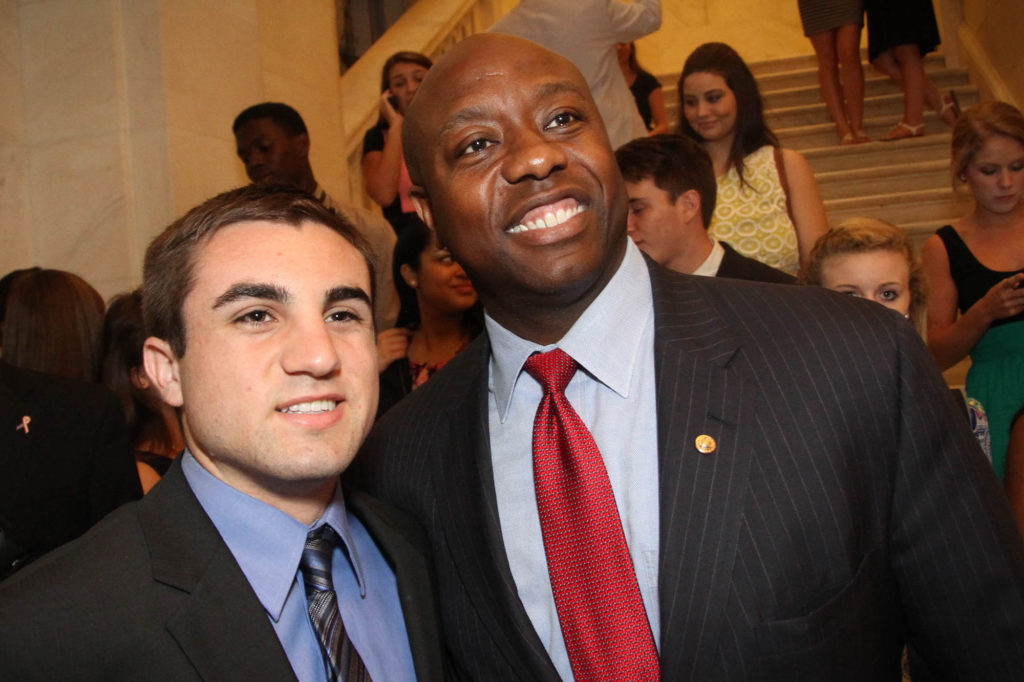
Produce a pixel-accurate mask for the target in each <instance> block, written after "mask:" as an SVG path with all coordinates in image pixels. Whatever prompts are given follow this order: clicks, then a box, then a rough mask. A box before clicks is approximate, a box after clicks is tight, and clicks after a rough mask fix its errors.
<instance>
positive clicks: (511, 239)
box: [412, 34, 626, 319]
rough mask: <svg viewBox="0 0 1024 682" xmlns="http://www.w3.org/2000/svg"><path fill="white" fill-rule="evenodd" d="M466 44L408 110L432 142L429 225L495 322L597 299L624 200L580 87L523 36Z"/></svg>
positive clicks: (426, 164)
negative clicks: (470, 47)
mask: <svg viewBox="0 0 1024 682" xmlns="http://www.w3.org/2000/svg"><path fill="white" fill-rule="evenodd" d="M485 43H486V46H485V45H484V44H485ZM471 44H472V45H474V46H476V48H477V49H475V51H472V52H470V53H468V54H463V55H461V56H462V57H463V58H462V59H461V60H459V61H457V62H454V63H449V64H447V65H445V66H444V67H443V68H442V70H441V71H439V72H438V74H437V77H436V79H431V77H430V76H428V78H427V81H425V82H424V89H421V91H420V93H419V95H418V96H417V99H416V101H414V102H413V104H412V107H413V108H414V109H415V110H416V112H417V113H416V114H415V117H416V118H417V119H418V120H417V122H416V126H417V127H416V129H417V130H419V131H422V132H424V133H425V134H428V135H433V137H431V138H430V139H431V143H430V144H431V147H430V148H424V149H422V150H419V151H422V153H421V154H420V157H419V158H422V160H423V163H422V164H421V168H422V173H423V175H424V178H423V179H422V182H423V185H424V189H425V192H426V194H427V195H428V196H427V198H426V199H425V200H423V201H422V204H425V205H426V207H427V209H428V210H427V215H425V218H426V219H427V222H428V223H429V224H432V226H434V227H435V228H436V230H437V233H438V237H439V241H440V242H441V243H442V244H444V245H445V246H446V247H448V248H449V249H450V250H451V251H452V253H453V254H454V255H455V257H456V259H458V261H459V262H460V263H461V264H462V266H463V267H464V268H465V269H466V272H468V273H469V275H470V278H471V279H472V280H473V284H474V285H475V286H477V288H478V290H479V291H480V295H481V298H482V299H483V301H484V304H485V305H486V306H487V307H488V309H489V310H490V311H491V313H492V315H495V317H496V319H497V318H498V317H499V314H500V313H502V312H506V313H508V315H509V316H512V317H515V316H517V315H519V313H520V312H522V311H524V310H526V309H536V307H537V306H538V305H546V306H557V305H561V304H565V303H571V302H574V301H578V300H581V299H586V298H587V297H590V296H592V295H596V291H600V288H601V287H603V285H604V283H605V282H606V281H607V279H608V278H610V276H611V274H612V273H614V270H615V268H616V267H617V266H618V263H619V262H620V260H621V257H622V253H623V250H624V248H625V239H624V237H625V235H624V230H625V222H626V221H625V210H626V200H625V192H624V187H623V183H622V177H621V175H620V174H619V171H618V166H617V164H616V162H615V157H614V155H613V154H612V151H611V148H610V146H609V143H608V137H607V134H606V133H605V130H604V125H603V123H602V121H601V117H600V114H599V113H598V111H597V107H596V106H595V104H594V102H593V99H592V98H591V95H590V91H589V89H588V88H587V84H586V82H585V81H584V80H583V78H582V77H581V76H580V75H579V72H578V71H576V70H575V69H574V68H573V67H572V66H571V64H569V63H568V62H566V61H565V60H563V59H562V58H560V57H557V56H555V55H553V54H552V53H549V52H547V51H546V50H543V49H542V48H539V47H537V46H535V45H532V44H530V43H526V42H525V41H520V42H518V43H516V42H514V41H510V40H509V39H508V37H507V36H501V37H496V36H495V35H494V34H488V36H486V37H484V38H482V39H477V40H474V41H473V43H471ZM464 51H465V48H464ZM437 69H438V67H437V66H435V67H434V69H433V70H432V71H431V74H433V73H434V71H435V70H437ZM442 72H443V75H441V73H442ZM431 81H433V85H432V86H428V83H430V82H431ZM434 140H436V143H435V141H434Z"/></svg>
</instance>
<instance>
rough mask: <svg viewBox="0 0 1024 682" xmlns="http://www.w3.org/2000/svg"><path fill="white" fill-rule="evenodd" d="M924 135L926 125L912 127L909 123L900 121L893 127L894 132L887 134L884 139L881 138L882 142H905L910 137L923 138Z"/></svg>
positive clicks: (920, 124) (919, 124)
mask: <svg viewBox="0 0 1024 682" xmlns="http://www.w3.org/2000/svg"><path fill="white" fill-rule="evenodd" d="M922 135H924V123H918V124H917V125H916V126H912V125H910V124H909V123H904V122H903V121H900V122H899V123H897V124H896V125H894V126H893V127H892V130H890V131H889V132H887V133H886V134H885V136H884V137H881V138H879V139H880V140H881V141H882V142H892V141H893V140H905V139H907V138H908V137H921V136H922Z"/></svg>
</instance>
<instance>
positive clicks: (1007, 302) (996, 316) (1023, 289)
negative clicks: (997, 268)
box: [974, 273, 1024, 324]
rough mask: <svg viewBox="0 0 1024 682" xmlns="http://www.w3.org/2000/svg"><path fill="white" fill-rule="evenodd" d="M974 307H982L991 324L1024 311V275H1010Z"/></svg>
mask: <svg viewBox="0 0 1024 682" xmlns="http://www.w3.org/2000/svg"><path fill="white" fill-rule="evenodd" d="M974 305H976V306H981V310H982V312H983V313H984V315H985V318H986V319H987V320H989V324H991V323H992V322H995V321H996V320H1002V319H1004V318H1007V317H1013V316H1014V315H1017V314H1018V313H1020V312H1022V311H1024V273H1017V274H1016V275H1010V276H1009V277H1007V278H1006V279H1004V280H1003V281H1001V282H999V283H998V284H996V285H995V286H993V287H992V288H991V289H989V290H988V293H987V294H985V295H984V296H983V297H982V298H981V300H979V301H978V302H977V303H975V304H974Z"/></svg>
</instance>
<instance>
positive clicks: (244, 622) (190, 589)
mask: <svg viewBox="0 0 1024 682" xmlns="http://www.w3.org/2000/svg"><path fill="white" fill-rule="evenodd" d="M139 520H140V523H141V524H142V528H143V532H144V533H145V536H146V543H147V545H148V547H149V550H150V557H151V559H152V566H153V579H154V580H155V581H157V582H160V583H164V584H166V585H169V586H171V587H174V588H177V589H179V590H181V591H183V592H184V593H185V596H184V598H183V602H182V605H181V608H180V610H179V611H178V612H177V613H175V615H174V616H172V617H171V619H170V620H168V622H167V624H166V627H167V630H168V632H170V634H171V636H172V637H174V639H175V640H176V641H177V642H178V645H179V646H180V647H181V650H182V652H183V653H184V655H185V656H186V657H187V658H188V659H189V661H191V663H192V665H194V666H195V668H196V670H197V671H198V672H199V675H200V677H202V678H203V679H204V680H210V681H211V682H212V681H214V680H226V679H251V680H260V679H266V680H271V679H272V680H294V679H295V673H294V672H293V671H292V668H291V665H290V664H289V662H288V658H287V656H286V655H285V653H284V649H283V648H282V647H281V644H280V641H279V640H278V638H277V635H276V633H275V632H274V629H273V626H271V624H270V621H269V620H268V618H267V614H266V612H265V611H264V610H263V607H262V605H261V604H260V603H259V600H258V599H257V598H256V595H255V593H254V592H253V591H252V588H251V587H250V586H249V583H248V581H247V580H246V578H245V575H244V574H243V573H242V570H241V568H239V566H238V563H237V562H236V561H235V558H234V556H232V554H231V551H230V550H229V549H228V547H227V545H225V544H224V542H223V540H221V538H220V535H219V534H218V532H217V529H216V528H215V527H214V525H213V522H212V521H210V519H209V517H207V516H206V513H205V512H204V511H203V509H202V507H201V506H200V505H199V502H198V500H196V498H195V496H194V495H193V494H192V491H191V489H190V488H189V487H188V483H187V482H186V480H185V475H184V474H183V473H182V471H181V462H180V460H176V461H175V462H174V464H173V465H172V466H171V469H170V471H168V473H167V475H166V476H164V479H163V480H162V481H161V482H160V485H158V486H157V487H155V488H154V489H153V490H152V491H151V492H150V493H149V494H148V495H147V496H146V497H145V498H144V499H143V501H142V502H140V504H139Z"/></svg>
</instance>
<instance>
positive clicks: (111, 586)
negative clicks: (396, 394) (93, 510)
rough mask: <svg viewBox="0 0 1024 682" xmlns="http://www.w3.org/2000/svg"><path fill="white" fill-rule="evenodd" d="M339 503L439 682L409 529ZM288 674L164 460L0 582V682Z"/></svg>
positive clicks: (367, 501) (422, 662)
mask: <svg viewBox="0 0 1024 682" xmlns="http://www.w3.org/2000/svg"><path fill="white" fill-rule="evenodd" d="M346 502H347V504H348V505H349V507H350V509H352V511H353V512H354V513H355V514H356V515H357V516H358V517H359V518H360V520H362V521H363V523H364V525H365V526H366V528H367V530H368V531H369V532H370V534H371V536H373V537H374V539H375V540H376V541H377V543H378V546H379V547H380V548H381V550H382V552H383V553H384V555H385V556H386V557H387V558H388V560H389V561H390V562H391V563H392V564H393V565H394V567H395V573H396V577H397V579H398V588H399V596H400V598H401V603H402V609H403V612H404V616H405V621H406V627H407V629H408V631H409V637H410V643H411V645H412V653H413V661H414V664H415V666H416V671H417V675H418V676H419V678H420V679H421V680H437V679H441V678H442V677H443V675H444V673H443V658H442V653H441V651H442V650H441V644H440V636H439V633H438V622H437V611H436V607H435V602H434V595H433V584H432V577H431V576H432V570H431V566H430V562H429V560H428V558H427V556H426V555H425V554H424V552H425V551H426V546H425V542H424V539H423V537H422V532H421V531H420V530H419V528H418V526H416V524H415V523H413V522H411V521H410V520H409V519H408V518H407V517H406V516H405V515H404V514H401V513H399V512H398V511H396V510H394V509H391V508H389V507H387V506H385V505H382V504H381V503H380V502H378V501H376V500H373V499H372V498H369V497H368V496H366V495H363V494H361V493H358V492H357V491H346ZM72 679H74V680H96V681H97V682H99V681H101V680H169V681H170V680H174V681H179V680H181V681H184V680H206V681H207V682H221V681H223V680H247V681H250V680H267V681H268V682H269V681H271V680H273V681H275V682H276V681H280V680H294V679H295V675H294V673H293V672H292V669H291V666H290V664H289V663H288V659H287V656H286V655H285V652H284V649H283V648H282V647H281V644H280V641H279V640H278V639H277V635H276V634H275V632H274V629H273V626H272V625H271V624H270V621H269V620H268V618H267V614H266V612H265V611H264V610H263V606H262V605H261V604H260V602H259V600H258V599H257V597H256V594H255V593H254V592H253V591H252V588H251V587H250V586H249V583H248V581H247V580H246V578H245V575H244V574H243V573H242V570H241V568H239V566H238V563H237V562H236V561H235V559H234V557H233V556H232V554H231V551H230V550H229V549H228V547H227V545H226V544H224V541H223V540H222V539H221V537H220V535H219V534H218V532H217V529H216V527H215V526H214V525H213V522H212V521H210V519H209V517H208V516H207V515H206V513H205V512H204V511H203V509H202V507H201V506H200V504H199V502H198V500H197V499H196V497H195V495H194V494H193V493H192V490H191V489H190V488H189V487H188V483H187V481H186V480H185V476H184V474H183V473H182V471H181V463H180V460H175V462H174V464H172V466H171V469H170V471H169V472H168V474H167V475H166V476H165V477H164V478H163V479H161V481H160V483H158V484H157V485H156V486H155V487H154V488H153V489H152V490H151V491H150V492H149V494H148V495H146V497H145V498H144V499H143V500H142V501H140V502H138V503H136V504H131V505H126V506H124V507H122V508H121V509H119V510H118V511H117V512H115V513H114V514H112V515H111V516H110V517H108V518H107V519H106V520H104V522H103V523H100V524H99V525H97V526H96V527H95V528H93V529H92V530H91V531H90V532H89V533H87V534H86V535H84V536H83V537H82V538H80V539H78V540H76V541H75V542H72V543H70V544H68V545H65V546H64V547H62V548H60V549H58V550H56V551H55V552H52V553H50V554H49V555H47V556H46V557H43V558H42V559H40V560H39V561H37V562H36V563H34V564H33V565H31V566H29V567H28V568H26V569H25V570H24V571H22V572H20V573H18V574H15V576H14V577H12V578H11V579H9V580H7V581H5V582H4V583H0V680H3V681H4V682H6V681H7V680H10V681H11V682H15V681H18V682H22V681H26V682H27V681H33V680H35V681H39V682H42V681H44V680H47V681H50V680H72Z"/></svg>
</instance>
